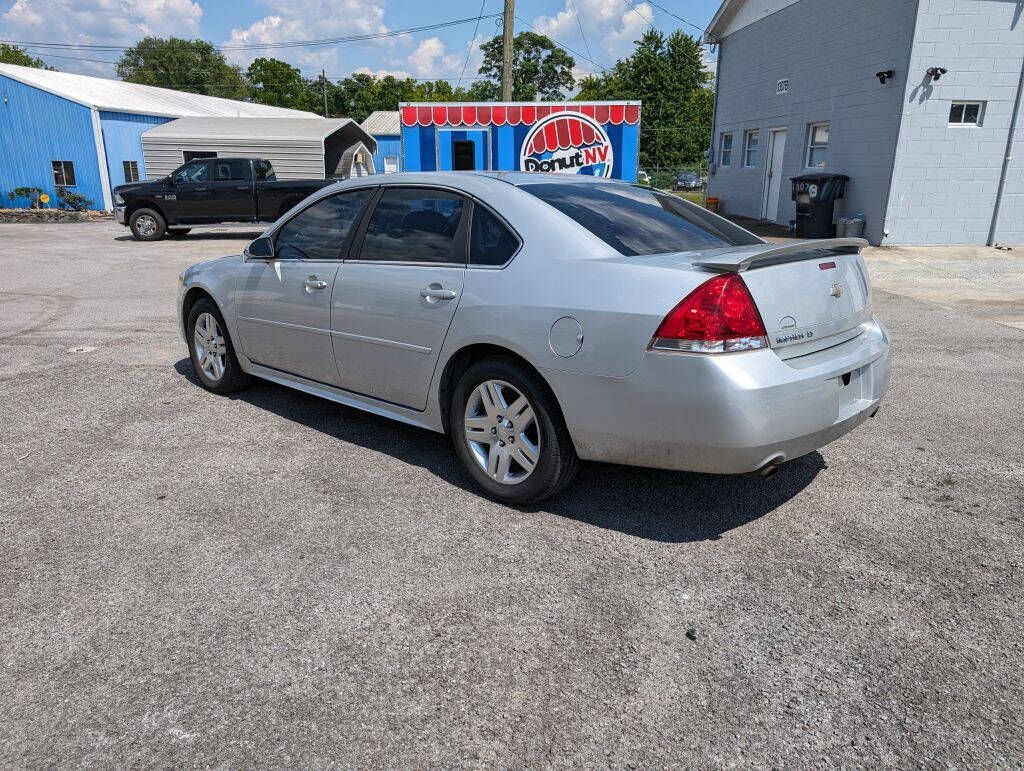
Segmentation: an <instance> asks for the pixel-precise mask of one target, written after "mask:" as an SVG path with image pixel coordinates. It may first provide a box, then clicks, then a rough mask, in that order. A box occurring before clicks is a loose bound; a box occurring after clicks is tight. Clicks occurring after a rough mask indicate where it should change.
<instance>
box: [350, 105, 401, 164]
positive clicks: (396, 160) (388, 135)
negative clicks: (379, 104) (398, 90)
mask: <svg viewBox="0 0 1024 771" xmlns="http://www.w3.org/2000/svg"><path fill="white" fill-rule="evenodd" d="M360 127H361V128H362V129H363V131H365V132H366V133H367V134H369V135H370V136H372V137H373V138H374V139H375V140H377V152H375V153H374V154H373V167H374V168H375V169H376V170H377V173H378V174H392V173H394V172H397V171H404V170H405V169H404V167H403V165H402V126H401V121H400V119H399V113H398V110H378V111H377V112H371V113H370V116H369V117H368V118H367V119H366V120H364V121H363V122H362V124H360Z"/></svg>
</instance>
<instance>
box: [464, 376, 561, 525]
mask: <svg viewBox="0 0 1024 771" xmlns="http://www.w3.org/2000/svg"><path fill="white" fill-rule="evenodd" d="M449 414H450V421H449V423H450V429H451V435H452V443H453V444H454V446H455V454H456V456H457V457H458V459H459V462H460V463H461V464H462V466H463V468H464V469H465V470H466V471H467V473H468V474H469V475H470V477H472V479H473V481H474V482H475V483H476V484H477V485H478V486H479V487H480V489H481V490H483V492H484V494H485V495H487V497H489V498H492V499H494V500H496V501H501V502H502V503H508V504H512V505H522V504H527V503H534V502H536V501H540V500H543V499H544V498H549V497H551V496H552V495H555V494H557V493H559V492H561V491H562V490H563V489H564V488H565V487H566V486H567V485H568V484H569V483H570V482H571V481H572V480H573V478H574V477H575V476H576V473H577V472H578V471H579V467H580V459H579V456H578V455H577V454H576V448H575V447H574V446H573V443H572V438H571V437H570V436H569V431H568V429H567V428H566V427H565V420H564V419H563V418H562V411H561V409H560V408H559V406H558V402H557V401H556V400H555V397H554V394H552V393H551V389H550V388H548V386H547V383H545V382H544V381H543V380H541V378H540V377H539V376H538V375H537V374H536V373H535V372H533V371H532V370H530V369H529V368H528V367H526V366H524V365H522V364H520V363H519V362H517V361H515V360H513V359H509V358H503V357H493V358H487V359H482V360H481V361H478V362H476V363H475V364H473V365H472V366H470V367H469V369H467V370H466V372H465V373H463V375H462V377H460V378H459V381H458V384H457V385H456V386H455V390H454V392H453V393H452V402H451V412H450V413H449ZM517 442H518V444H517Z"/></svg>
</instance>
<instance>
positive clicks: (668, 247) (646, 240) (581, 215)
mask: <svg viewBox="0 0 1024 771" xmlns="http://www.w3.org/2000/svg"><path fill="white" fill-rule="evenodd" d="M522 189H523V190H525V191H526V192H528V193H531V194H532V195H535V196H537V197H538V198H540V199H541V200H542V201H544V202H545V203H548V204H551V206H553V207H555V208H556V209H558V210H559V211H560V212H562V213H563V214H565V215H566V216H568V217H570V218H571V219H573V220H575V221H576V222H578V223H579V224H580V225H582V226H583V227H585V228H586V229H587V230H589V231H590V232H591V233H593V234H594V235H595V236H597V237H598V238H600V239H601V240H602V241H604V242H605V243H607V244H608V245H609V246H612V247H613V248H615V249H616V250H618V251H619V252H621V253H622V254H624V255H627V256H632V255H636V254H665V253H666V252H684V251H688V250H691V249H713V248H715V247H718V246H739V245H743V244H758V243H761V242H760V241H759V240H758V239H757V238H756V237H754V236H752V235H751V234H749V233H747V232H746V231H744V230H743V229H742V228H739V227H736V226H735V225H733V224H732V223H731V222H729V221H728V220H726V219H724V218H722V217H719V216H717V215H715V214H712V213H711V212H709V211H707V210H706V209H703V208H701V207H699V206H697V205H696V204H691V203H689V202H688V201H683V200H682V199H680V198H679V197H678V196H674V195H672V194H670V193H662V192H660V191H657V190H650V189H649V188H646V187H642V186H639V185H613V184H586V183H570V184H562V183H557V182H552V183H541V184H531V185H522Z"/></svg>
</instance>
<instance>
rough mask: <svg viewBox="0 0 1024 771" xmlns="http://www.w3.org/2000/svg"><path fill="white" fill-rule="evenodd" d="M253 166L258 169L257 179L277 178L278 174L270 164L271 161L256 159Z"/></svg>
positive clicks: (264, 180) (263, 180) (265, 180)
mask: <svg viewBox="0 0 1024 771" xmlns="http://www.w3.org/2000/svg"><path fill="white" fill-rule="evenodd" d="M252 166H253V168H254V169H256V179H258V180H259V181H260V182H267V181H269V180H274V179H277V175H276V174H274V167H273V166H272V165H271V164H270V161H254V162H253V164H252Z"/></svg>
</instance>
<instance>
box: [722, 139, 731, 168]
mask: <svg viewBox="0 0 1024 771" xmlns="http://www.w3.org/2000/svg"><path fill="white" fill-rule="evenodd" d="M721 165H722V166H732V134H722V160H721Z"/></svg>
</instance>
